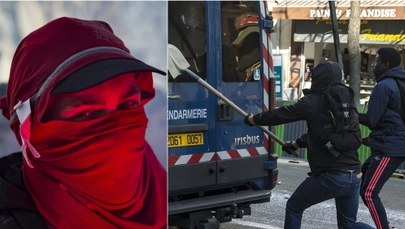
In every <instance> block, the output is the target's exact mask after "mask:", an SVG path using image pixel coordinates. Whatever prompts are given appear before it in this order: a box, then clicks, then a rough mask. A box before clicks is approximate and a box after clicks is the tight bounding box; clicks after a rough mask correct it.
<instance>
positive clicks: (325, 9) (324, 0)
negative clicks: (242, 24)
mask: <svg viewBox="0 0 405 229" xmlns="http://www.w3.org/2000/svg"><path fill="white" fill-rule="evenodd" d="M269 5H270V10H271V11H272V15H273V18H274V19H292V20H309V19H329V18H330V11H329V1H328V0H270V1H269ZM335 6H336V10H337V12H336V14H337V17H338V19H339V20H348V19H349V16H350V0H341V1H339V0H335ZM360 8H361V15H360V16H361V18H362V19H363V20H405V7H404V0H361V1H360Z"/></svg>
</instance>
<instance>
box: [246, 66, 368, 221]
mask: <svg viewBox="0 0 405 229" xmlns="http://www.w3.org/2000/svg"><path fill="white" fill-rule="evenodd" d="M311 78H312V85H311V88H310V89H307V90H304V97H302V98H301V99H300V100H299V101H298V102H296V103H295V104H292V105H288V106H283V107H279V108H277V109H274V110H272V111H267V112H263V113H259V114H256V115H248V116H247V117H246V118H245V123H246V124H247V125H268V126H274V125H280V124H285V123H290V122H295V121H299V120H305V121H306V122H307V127H308V131H307V133H305V134H304V135H302V136H301V137H299V138H298V139H296V140H295V141H292V142H287V143H286V144H285V145H284V146H283V149H284V150H286V151H287V150H297V149H298V148H299V147H301V148H302V147H307V148H308V163H309V166H310V170H311V172H309V173H308V175H309V176H308V177H307V178H306V179H305V180H304V181H303V182H302V183H301V184H300V185H299V186H298V188H297V189H296V190H295V191H294V193H293V194H292V195H291V197H290V198H289V200H288V201H287V206H286V214H285V222H284V228H288V229H292V228H300V227H301V220H302V214H303V212H304V210H305V209H307V208H309V207H310V206H312V205H315V204H318V203H321V202H323V201H326V200H329V199H335V202H336V211H337V221H338V222H337V224H338V227H339V228H372V227H371V226H369V225H367V224H364V223H360V222H356V216H357V210H358V204H359V193H360V182H361V172H360V161H359V158H358V154H357V151H356V150H352V151H348V152H341V154H340V155H339V156H336V155H333V154H332V153H331V152H329V150H328V148H327V147H326V146H325V144H326V143H327V142H328V141H329V139H328V136H330V135H331V134H332V133H333V131H334V125H333V120H332V117H331V115H330V113H329V112H328V110H327V106H326V105H327V104H326V101H325V98H324V96H323V94H322V92H323V91H324V90H325V89H326V88H328V86H329V85H331V84H333V83H337V82H341V80H342V69H341V68H340V66H339V64H337V63H335V62H331V61H323V62H321V63H320V64H318V65H317V66H316V67H315V68H314V69H313V72H312V76H311Z"/></svg>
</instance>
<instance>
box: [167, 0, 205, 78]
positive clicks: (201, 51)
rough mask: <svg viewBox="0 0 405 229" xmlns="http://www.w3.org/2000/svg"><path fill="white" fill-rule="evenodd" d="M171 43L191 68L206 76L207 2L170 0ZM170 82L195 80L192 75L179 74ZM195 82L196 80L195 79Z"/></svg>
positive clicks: (202, 76)
mask: <svg viewBox="0 0 405 229" xmlns="http://www.w3.org/2000/svg"><path fill="white" fill-rule="evenodd" d="M168 4H169V30H168V33H169V44H172V45H174V46H176V47H177V48H178V49H179V50H180V51H181V52H182V53H183V55H184V57H185V58H186V59H187V61H188V62H189V64H190V67H189V69H190V70H191V71H193V72H195V73H196V74H197V75H198V76H200V77H201V78H203V79H205V78H206V68H207V67H206V43H205V7H204V6H205V5H204V4H205V3H204V1H195V2H193V1H190V2H186V1H176V2H175V1H169V2H168ZM168 78H169V82H193V80H192V78H191V77H190V76H183V75H181V76H178V77H177V78H176V79H173V77H172V76H170V77H168ZM194 82H195V81H194Z"/></svg>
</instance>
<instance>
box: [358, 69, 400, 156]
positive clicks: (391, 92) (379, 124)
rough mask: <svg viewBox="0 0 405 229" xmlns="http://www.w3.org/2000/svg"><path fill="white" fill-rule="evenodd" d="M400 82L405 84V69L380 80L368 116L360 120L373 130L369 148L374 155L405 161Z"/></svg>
mask: <svg viewBox="0 0 405 229" xmlns="http://www.w3.org/2000/svg"><path fill="white" fill-rule="evenodd" d="M396 78H397V79H402V80H405V71H404V70H403V68H402V66H397V67H394V68H391V69H389V70H387V71H386V72H385V73H384V74H382V75H381V76H380V77H379V78H378V79H377V84H376V85H375V87H374V89H373V91H372V93H371V96H370V100H369V103H368V110H367V113H365V114H360V115H359V119H360V123H361V124H363V125H366V126H367V127H368V128H370V130H371V133H370V135H369V137H368V140H367V145H369V146H370V147H371V150H372V151H375V150H377V151H380V152H383V153H384V154H385V155H387V156H397V157H405V151H404V148H405V123H404V120H403V119H402V118H401V115H400V114H399V112H398V111H399V109H405V108H403V107H402V108H401V96H400V91H399V87H398V85H397V82H396V80H395V79H396ZM402 99H403V98H402Z"/></svg>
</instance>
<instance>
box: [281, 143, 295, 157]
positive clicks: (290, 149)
mask: <svg viewBox="0 0 405 229" xmlns="http://www.w3.org/2000/svg"><path fill="white" fill-rule="evenodd" d="M298 149H299V147H298V145H297V143H295V141H292V142H291V141H286V142H285V143H284V145H283V146H282V150H283V151H284V152H286V153H288V154H292V155H294V156H298V153H297V150H298Z"/></svg>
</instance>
